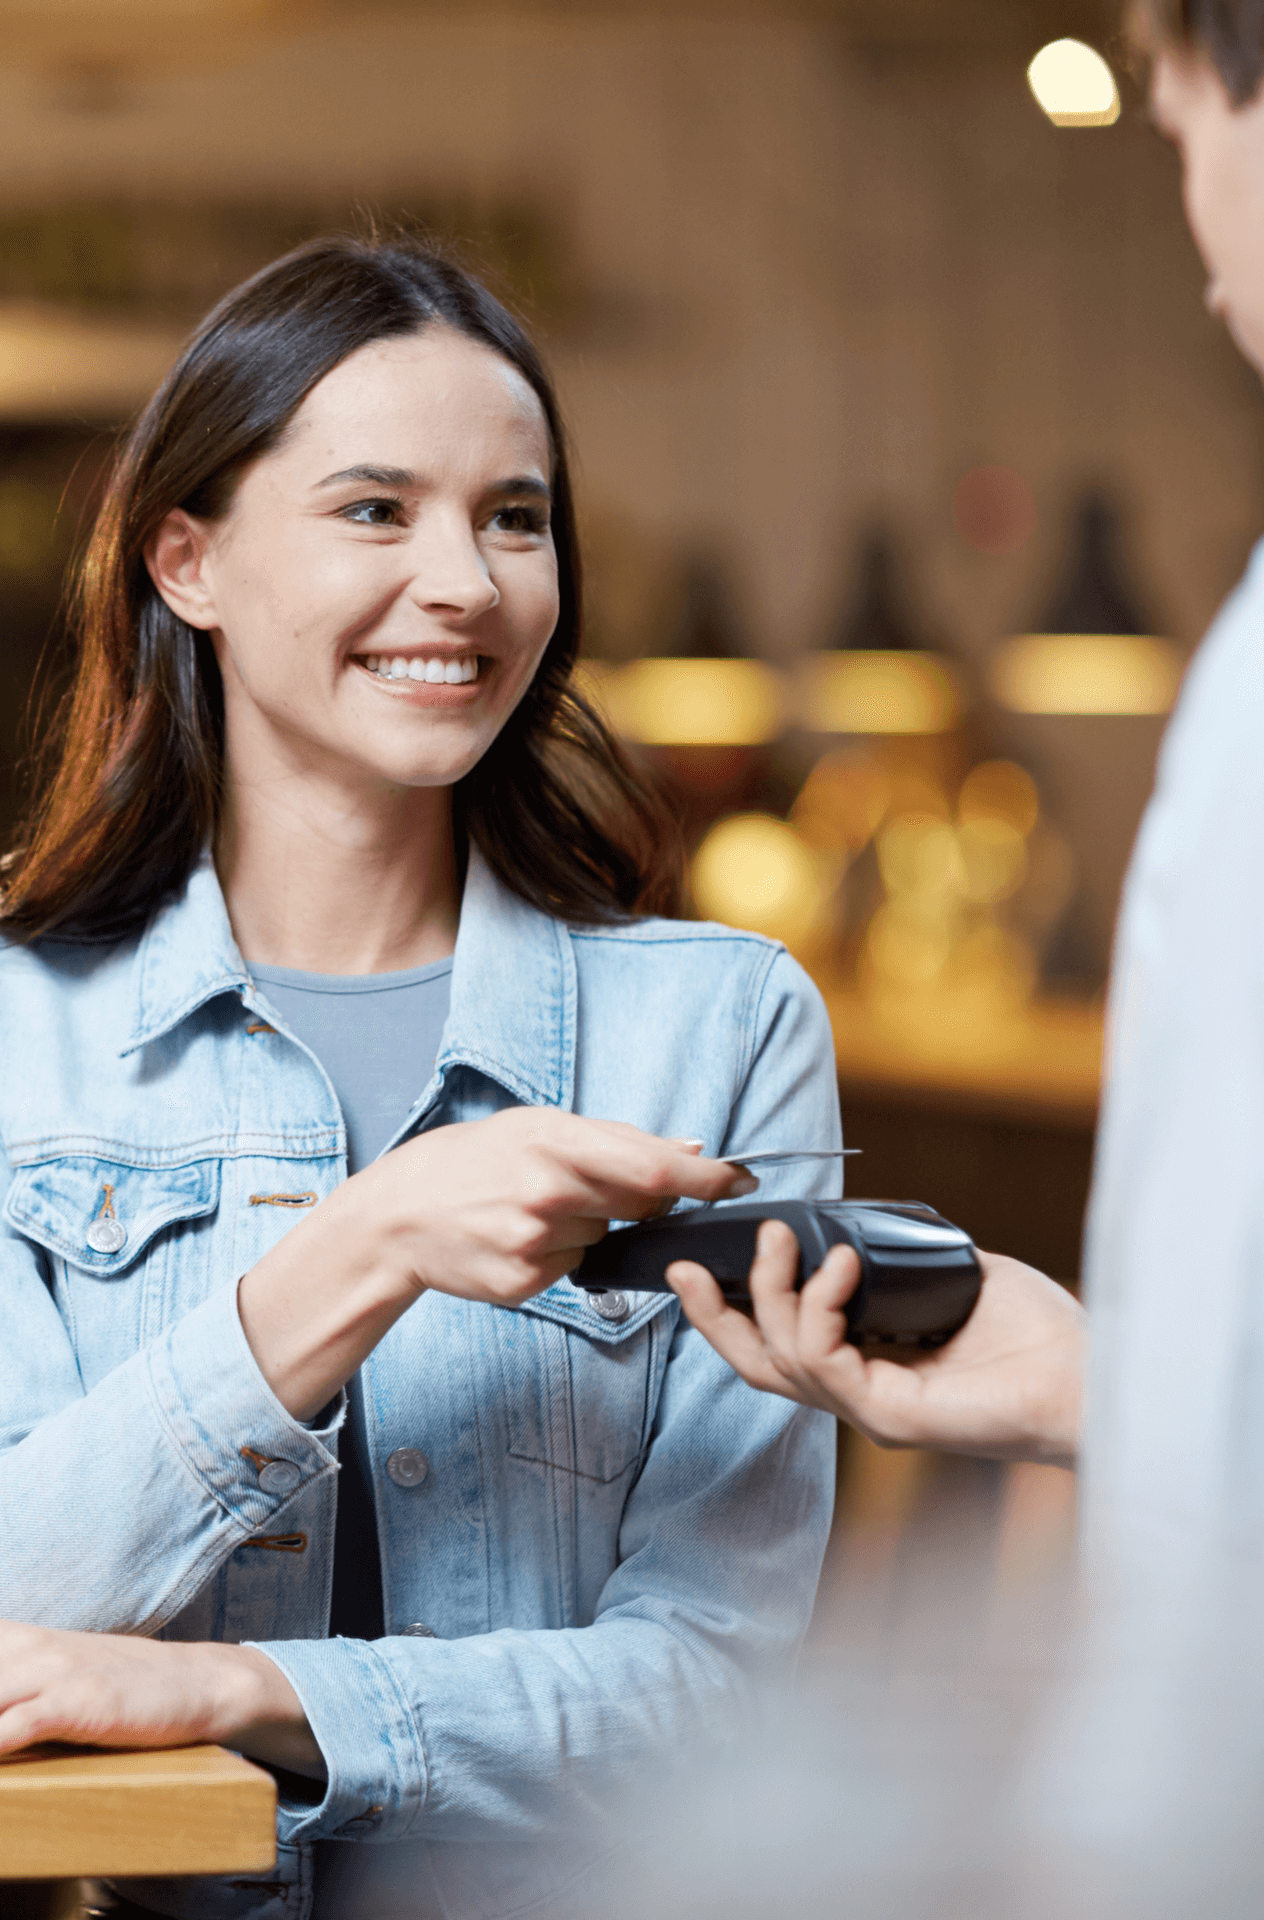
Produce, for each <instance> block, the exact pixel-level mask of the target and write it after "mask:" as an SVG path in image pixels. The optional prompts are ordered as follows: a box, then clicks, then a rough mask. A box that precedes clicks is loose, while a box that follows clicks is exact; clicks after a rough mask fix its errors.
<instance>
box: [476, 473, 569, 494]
mask: <svg viewBox="0 0 1264 1920" xmlns="http://www.w3.org/2000/svg"><path fill="white" fill-rule="evenodd" d="M487 491H488V493H529V494H532V495H533V496H534V497H535V498H536V499H537V500H551V499H552V498H553V489H552V487H550V486H549V484H548V482H547V481H545V480H538V479H536V478H535V477H534V475H531V474H519V475H516V476H515V478H514V479H512V480H497V481H496V482H495V484H494V485H493V486H490V487H488V489H487Z"/></svg>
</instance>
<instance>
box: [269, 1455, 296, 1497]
mask: <svg viewBox="0 0 1264 1920" xmlns="http://www.w3.org/2000/svg"><path fill="white" fill-rule="evenodd" d="M302 1478H303V1469H302V1468H301V1467H298V1466H296V1465H295V1463H294V1462H293V1460H265V1462H264V1464H263V1465H262V1466H261V1467H260V1469H259V1485H260V1486H261V1487H262V1488H263V1491H264V1492H265V1493H293V1491H294V1489H295V1487H296V1486H297V1485H298V1483H299V1481H300V1480H301V1479H302Z"/></svg>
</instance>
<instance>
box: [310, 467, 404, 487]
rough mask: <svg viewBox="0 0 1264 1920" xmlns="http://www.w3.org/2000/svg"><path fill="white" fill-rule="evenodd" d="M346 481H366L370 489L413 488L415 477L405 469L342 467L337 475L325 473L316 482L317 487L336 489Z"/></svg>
mask: <svg viewBox="0 0 1264 1920" xmlns="http://www.w3.org/2000/svg"><path fill="white" fill-rule="evenodd" d="M347 480H361V481H367V483H368V484H369V486H371V487H415V486H416V484H417V476H416V474H415V473H413V472H411V471H410V470H409V468H407V467H374V466H361V467H343V468H342V469H341V470H340V471H339V472H338V473H327V474H326V475H325V477H324V479H323V480H318V481H317V482H316V485H317V486H318V487H336V486H340V485H341V484H342V483H343V482H344V481H347Z"/></svg>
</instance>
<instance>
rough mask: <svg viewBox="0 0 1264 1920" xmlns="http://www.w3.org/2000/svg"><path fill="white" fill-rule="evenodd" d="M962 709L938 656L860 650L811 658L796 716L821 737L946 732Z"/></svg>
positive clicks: (824, 654)
mask: <svg viewBox="0 0 1264 1920" xmlns="http://www.w3.org/2000/svg"><path fill="white" fill-rule="evenodd" d="M959 708H960V700H959V698H958V694H957V689H956V686H955V685H954V683H953V678H952V675H951V673H950V672H949V670H948V668H947V666H946V665H945V664H944V662H943V661H942V660H940V659H939V658H938V656H937V655H935V654H933V653H920V652H914V651H909V652H907V653H905V652H899V653H896V652H869V651H866V650H863V649H857V650H856V651H854V652H852V651H848V652H839V653H818V654H813V655H810V656H809V658H808V659H807V660H806V661H805V662H804V667H803V673H802V676H801V679H800V693H799V701H798V709H797V718H798V721H799V724H800V726H804V727H807V728H810V729H811V730H812V731H813V732H816V733H947V732H948V731H949V729H950V728H952V727H954V726H955V725H956V723H957V716H958V712H959Z"/></svg>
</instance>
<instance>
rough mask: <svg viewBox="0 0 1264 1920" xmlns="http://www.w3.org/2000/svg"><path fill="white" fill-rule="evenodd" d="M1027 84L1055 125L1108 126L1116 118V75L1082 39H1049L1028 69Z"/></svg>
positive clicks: (1117, 114)
mask: <svg viewBox="0 0 1264 1920" xmlns="http://www.w3.org/2000/svg"><path fill="white" fill-rule="evenodd" d="M1027 84H1028V86H1029V87H1030V88H1031V90H1032V92H1033V93H1034V94H1035V96H1036V100H1037V102H1038V103H1039V105H1040V107H1041V108H1042V109H1043V111H1044V112H1045V113H1046V114H1047V115H1048V116H1049V118H1050V120H1052V121H1053V124H1054V126H1055V127H1111V126H1113V125H1114V124H1115V121H1116V120H1118V118H1119V89H1118V87H1117V86H1116V85H1115V76H1114V74H1113V73H1112V72H1111V70H1110V68H1109V67H1108V66H1107V64H1106V62H1105V61H1104V60H1103V59H1102V56H1101V54H1100V53H1096V52H1095V51H1094V50H1093V48H1092V47H1086V46H1085V44H1084V42H1083V41H1082V40H1051V41H1050V43H1049V45H1048V46H1047V47H1042V48H1041V49H1040V52H1039V53H1038V54H1037V55H1036V57H1035V59H1034V60H1033V61H1032V63H1031V65H1030V66H1029V67H1028V69H1027Z"/></svg>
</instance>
